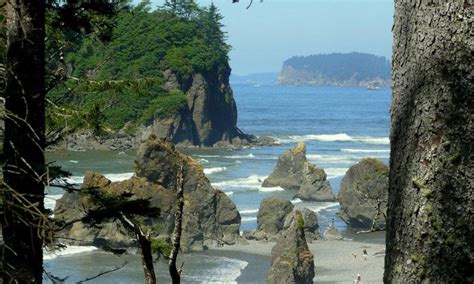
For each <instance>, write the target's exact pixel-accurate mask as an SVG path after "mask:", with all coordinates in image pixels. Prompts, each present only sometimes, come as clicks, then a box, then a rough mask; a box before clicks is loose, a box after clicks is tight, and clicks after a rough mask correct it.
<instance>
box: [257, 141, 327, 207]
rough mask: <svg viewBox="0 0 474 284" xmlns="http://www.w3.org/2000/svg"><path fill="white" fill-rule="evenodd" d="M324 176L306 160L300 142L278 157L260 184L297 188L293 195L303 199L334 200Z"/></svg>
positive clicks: (289, 188) (322, 171) (304, 147)
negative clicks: (269, 173)
mask: <svg viewBox="0 0 474 284" xmlns="http://www.w3.org/2000/svg"><path fill="white" fill-rule="evenodd" d="M326 178H327V176H326V173H325V172H324V170H323V169H320V168H318V167H316V166H315V165H313V164H311V163H309V162H308V161H307V159H306V146H305V144H304V142H300V143H298V145H297V146H296V147H294V148H292V149H290V150H288V151H286V152H285V153H283V154H282V155H281V156H280V157H279V158H278V161H277V164H276V166H275V169H274V170H273V172H272V174H271V175H270V176H269V177H268V178H266V179H265V180H264V181H263V184H262V186H263V187H275V186H280V187H282V188H284V189H286V190H298V192H297V194H296V195H295V197H298V198H300V199H301V200H305V201H334V200H335V196H334V194H333V193H332V189H331V185H330V184H329V181H328V180H327V179H326Z"/></svg>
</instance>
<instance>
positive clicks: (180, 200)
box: [169, 162, 184, 284]
mask: <svg viewBox="0 0 474 284" xmlns="http://www.w3.org/2000/svg"><path fill="white" fill-rule="evenodd" d="M183 163H184V162H183ZM176 185H177V202H176V213H175V220H174V222H175V224H174V230H173V240H172V242H173V243H172V249H171V254H170V259H169V272H170V276H171V281H172V283H173V284H179V283H181V271H180V270H181V269H179V270H178V268H177V267H176V260H177V258H178V252H179V248H180V242H181V232H182V224H183V209H184V164H182V165H181V166H180V169H179V172H178V180H177V183H176Z"/></svg>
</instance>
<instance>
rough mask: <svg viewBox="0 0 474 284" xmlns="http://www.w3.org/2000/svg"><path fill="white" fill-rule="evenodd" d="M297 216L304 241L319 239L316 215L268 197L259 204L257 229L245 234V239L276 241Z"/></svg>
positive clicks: (286, 202)
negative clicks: (301, 220)
mask: <svg viewBox="0 0 474 284" xmlns="http://www.w3.org/2000/svg"><path fill="white" fill-rule="evenodd" d="M297 214H299V215H300V216H301V217H302V218H303V221H304V231H305V235H306V240H307V241H308V242H312V241H313V240H317V239H319V238H320V233H319V223H318V218H317V216H316V213H314V212H313V211H311V210H309V209H307V208H295V207H294V205H293V204H292V203H291V202H290V201H288V200H283V199H279V198H275V197H268V198H266V199H264V200H262V202H261V203H260V208H259V210H258V213H257V229H256V230H255V231H252V232H247V233H246V234H245V237H246V238H247V239H256V240H269V241H277V240H278V239H279V238H280V236H281V234H283V233H284V232H285V231H286V230H287V229H288V228H289V227H290V225H291V224H292V222H293V221H294V220H295V218H296V215H297Z"/></svg>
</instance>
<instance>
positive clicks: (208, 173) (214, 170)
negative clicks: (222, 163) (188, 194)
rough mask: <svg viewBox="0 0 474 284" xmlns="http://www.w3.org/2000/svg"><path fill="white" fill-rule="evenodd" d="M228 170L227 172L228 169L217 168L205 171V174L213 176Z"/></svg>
mask: <svg viewBox="0 0 474 284" xmlns="http://www.w3.org/2000/svg"><path fill="white" fill-rule="evenodd" d="M226 170H227V168H226V167H215V168H208V169H204V173H205V174H206V175H211V174H215V173H220V172H223V171H226Z"/></svg>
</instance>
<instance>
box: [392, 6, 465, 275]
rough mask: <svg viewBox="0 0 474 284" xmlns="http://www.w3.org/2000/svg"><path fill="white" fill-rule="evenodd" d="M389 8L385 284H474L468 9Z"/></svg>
mask: <svg viewBox="0 0 474 284" xmlns="http://www.w3.org/2000/svg"><path fill="white" fill-rule="evenodd" d="M472 4H473V3H472V1H471V0H453V1H415V0H397V1H395V19H394V20H395V23H394V27H393V35H394V43H393V58H392V62H393V72H392V78H393V80H392V81H393V100H392V109H391V115H392V129H391V156H390V175H389V202H388V214H387V215H388V222H387V254H386V258H385V275H384V281H385V282H386V283H420V282H423V283H425V282H426V283H428V282H434V283H472V282H473V281H474V270H473V269H472V268H473V262H474V259H473V255H474V252H473V243H472V241H473V240H474V225H473V220H474V187H473V177H474V164H473V158H472V153H473V145H474V129H473V125H474V116H473V111H474V80H473V78H474V36H473V30H474V18H473V13H474V8H473V6H472Z"/></svg>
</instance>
